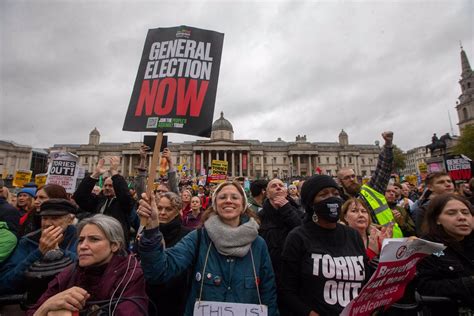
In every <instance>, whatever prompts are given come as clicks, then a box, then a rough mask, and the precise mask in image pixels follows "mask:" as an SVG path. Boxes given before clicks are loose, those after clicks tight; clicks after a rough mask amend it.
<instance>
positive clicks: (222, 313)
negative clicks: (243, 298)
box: [193, 301, 268, 316]
mask: <svg viewBox="0 0 474 316" xmlns="http://www.w3.org/2000/svg"><path fill="white" fill-rule="evenodd" d="M237 315H239V316H267V315H268V307H267V306H265V305H257V304H240V303H226V302H211V301H197V302H196V303H195V304H194V312H193V316H237Z"/></svg>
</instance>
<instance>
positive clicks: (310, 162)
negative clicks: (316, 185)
mask: <svg viewBox="0 0 474 316" xmlns="http://www.w3.org/2000/svg"><path fill="white" fill-rule="evenodd" d="M311 159H312V157H311V155H308V175H309V176H310V177H311V176H312V175H313V163H312V161H311Z"/></svg>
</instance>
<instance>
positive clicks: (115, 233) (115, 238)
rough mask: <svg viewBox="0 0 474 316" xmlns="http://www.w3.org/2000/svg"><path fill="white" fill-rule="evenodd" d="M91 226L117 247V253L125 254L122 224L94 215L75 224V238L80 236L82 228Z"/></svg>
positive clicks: (106, 216) (107, 217) (112, 219)
mask: <svg viewBox="0 0 474 316" xmlns="http://www.w3.org/2000/svg"><path fill="white" fill-rule="evenodd" d="M88 224H92V225H95V226H97V227H99V229H100V230H101V231H102V232H103V233H104V235H105V238H107V240H108V241H110V243H115V244H117V245H118V246H119V251H118V252H124V253H126V249H125V235H124V233H123V228H122V224H120V222H119V221H118V220H116V219H115V218H113V217H112V216H108V215H103V214H96V215H94V216H92V217H86V218H84V219H83V220H81V221H80V222H79V223H78V224H77V236H78V237H79V235H80V234H81V231H82V229H83V228H84V226H86V225H88Z"/></svg>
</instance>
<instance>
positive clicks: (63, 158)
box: [46, 152, 79, 193]
mask: <svg viewBox="0 0 474 316" xmlns="http://www.w3.org/2000/svg"><path fill="white" fill-rule="evenodd" d="M50 158H51V163H50V164H49V166H48V178H47V179H46V184H50V183H54V184H58V185H60V186H62V187H63V188H64V189H66V192H67V193H74V191H75V190H76V182H77V177H78V174H79V168H78V161H79V157H78V156H76V155H73V154H71V153H66V152H52V153H51V155H50Z"/></svg>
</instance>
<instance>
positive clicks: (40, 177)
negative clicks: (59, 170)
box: [35, 173, 48, 188]
mask: <svg viewBox="0 0 474 316" xmlns="http://www.w3.org/2000/svg"><path fill="white" fill-rule="evenodd" d="M47 178H48V174H47V173H40V174H37V175H35V184H36V185H37V186H38V188H41V187H42V186H44V185H45V184H46V179H47Z"/></svg>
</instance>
